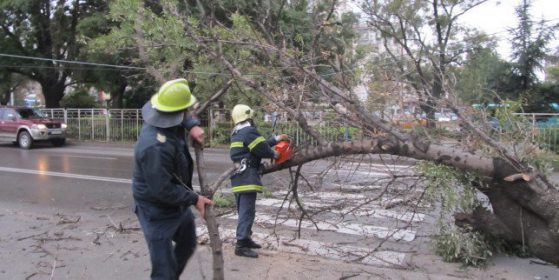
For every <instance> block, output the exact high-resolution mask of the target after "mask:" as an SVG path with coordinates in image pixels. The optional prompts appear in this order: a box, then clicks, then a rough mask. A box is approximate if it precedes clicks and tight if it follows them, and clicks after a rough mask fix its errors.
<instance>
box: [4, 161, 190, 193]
mask: <svg viewBox="0 0 559 280" xmlns="http://www.w3.org/2000/svg"><path fill="white" fill-rule="evenodd" d="M1 171H3V172H12V173H22V174H33V175H45V176H54V177H63V178H71V179H82V180H93V181H104V182H111V183H122V184H132V179H124V178H114V177H101V176H91V175H82V174H72V173H62V172H54V171H41V170H34V169H22V168H12V167H0V172H1ZM192 187H193V188H194V190H195V191H200V186H198V185H192Z"/></svg>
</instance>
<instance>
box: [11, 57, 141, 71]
mask: <svg viewBox="0 0 559 280" xmlns="http://www.w3.org/2000/svg"><path fill="white" fill-rule="evenodd" d="M0 56H4V57H11V58H19V59H30V60H41V61H52V62H58V63H67V64H79V65H90V66H101V67H113V68H121V69H136V70H146V68H145V67H135V66H124V65H114V64H105V63H95V62H86V61H75V60H74V61H72V60H61V59H52V58H42V57H34V56H24V55H15V54H5V53H0Z"/></svg>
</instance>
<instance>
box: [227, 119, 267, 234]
mask: <svg viewBox="0 0 559 280" xmlns="http://www.w3.org/2000/svg"><path fill="white" fill-rule="evenodd" d="M276 143H277V141H276V139H275V137H270V138H269V139H268V140H266V139H265V138H264V137H262V135H260V133H259V132H258V130H256V128H254V127H252V126H245V127H243V128H240V129H238V130H235V131H233V134H232V135H231V151H230V155H231V160H233V162H234V163H235V165H236V166H237V170H236V171H235V173H234V174H233V175H232V176H231V186H232V190H233V193H235V199H236V202H237V212H238V213H239V220H238V224H237V235H236V238H237V241H246V240H250V239H251V235H252V225H253V223H254V216H255V205H256V194H257V192H262V190H263V188H264V187H263V186H262V179H261V175H260V169H261V165H262V159H263V158H274V156H275V153H274V151H273V150H272V148H271V146H274V145H276Z"/></svg>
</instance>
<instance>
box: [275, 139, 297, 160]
mask: <svg viewBox="0 0 559 280" xmlns="http://www.w3.org/2000/svg"><path fill="white" fill-rule="evenodd" d="M274 148H275V149H276V151H277V152H278V153H279V155H280V156H279V157H278V159H277V160H276V164H281V163H283V162H285V161H286V160H288V159H290V158H291V156H293V148H292V147H291V143H290V142H289V141H280V142H279V143H277V144H276V146H274Z"/></svg>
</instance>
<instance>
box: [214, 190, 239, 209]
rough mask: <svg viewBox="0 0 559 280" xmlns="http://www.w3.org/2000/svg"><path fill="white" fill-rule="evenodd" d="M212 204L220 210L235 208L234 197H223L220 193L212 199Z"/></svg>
mask: <svg viewBox="0 0 559 280" xmlns="http://www.w3.org/2000/svg"><path fill="white" fill-rule="evenodd" d="M213 202H214V206H215V207H221V208H235V196H234V195H233V194H231V195H224V194H221V193H218V194H215V195H214V197H213Z"/></svg>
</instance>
